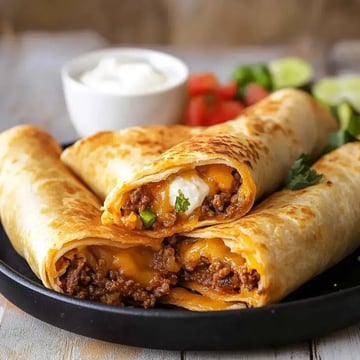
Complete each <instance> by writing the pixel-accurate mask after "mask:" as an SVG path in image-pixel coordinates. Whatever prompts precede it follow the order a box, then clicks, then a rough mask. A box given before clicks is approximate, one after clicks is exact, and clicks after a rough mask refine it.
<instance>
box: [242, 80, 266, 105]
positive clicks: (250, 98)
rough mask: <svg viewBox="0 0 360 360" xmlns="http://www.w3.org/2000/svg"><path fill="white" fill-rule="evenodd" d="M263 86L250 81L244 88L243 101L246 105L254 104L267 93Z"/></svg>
mask: <svg viewBox="0 0 360 360" xmlns="http://www.w3.org/2000/svg"><path fill="white" fill-rule="evenodd" d="M269 94H270V93H269V91H267V90H266V89H265V88H264V87H263V86H261V85H259V84H256V83H251V84H249V85H248V86H247V87H246V89H245V94H244V102H245V105H246V106H250V105H254V104H256V103H258V102H259V101H260V100H262V99H264V98H265V97H267V96H268V95H269Z"/></svg>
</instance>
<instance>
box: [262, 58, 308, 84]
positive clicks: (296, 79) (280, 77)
mask: <svg viewBox="0 0 360 360" xmlns="http://www.w3.org/2000/svg"><path fill="white" fill-rule="evenodd" d="M268 70H269V72H270V76H271V79H272V82H273V88H274V90H278V89H283V88H286V87H301V86H304V85H306V84H308V83H309V82H310V81H311V79H312V76H313V69H312V67H311V65H310V64H309V63H308V62H307V61H305V60H304V59H301V58H297V57H287V58H283V59H277V60H272V61H270V62H269V63H268Z"/></svg>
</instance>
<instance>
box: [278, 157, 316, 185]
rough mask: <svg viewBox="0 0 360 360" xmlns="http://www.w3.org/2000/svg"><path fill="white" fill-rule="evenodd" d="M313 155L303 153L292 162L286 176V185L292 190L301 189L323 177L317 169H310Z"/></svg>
mask: <svg viewBox="0 0 360 360" xmlns="http://www.w3.org/2000/svg"><path fill="white" fill-rule="evenodd" d="M310 163H311V156H310V155H307V154H302V155H301V156H300V157H299V158H298V159H297V160H295V161H294V163H293V164H292V166H291V168H290V170H289V172H288V174H287V176H286V178H285V186H286V187H287V188H288V189H291V190H299V189H303V188H305V187H308V186H311V185H315V184H317V183H318V182H319V181H320V179H321V178H322V177H323V175H322V174H318V173H317V172H316V171H315V170H313V169H310Z"/></svg>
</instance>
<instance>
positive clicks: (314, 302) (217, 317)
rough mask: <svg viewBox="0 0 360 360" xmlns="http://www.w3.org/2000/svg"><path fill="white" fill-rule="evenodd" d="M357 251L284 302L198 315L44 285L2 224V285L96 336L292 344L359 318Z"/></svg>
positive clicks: (224, 344)
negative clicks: (98, 299) (125, 304)
mask: <svg viewBox="0 0 360 360" xmlns="http://www.w3.org/2000/svg"><path fill="white" fill-rule="evenodd" d="M359 255H360V250H358V251H357V252H356V253H355V254H353V255H351V256H350V257H348V258H347V259H345V260H344V261H342V262H341V263H340V264H338V265H337V266H335V267H334V268H332V269H330V270H329V271H327V272H326V273H324V274H322V275H320V276H318V277H317V278H315V279H313V280H311V281H309V282H308V283H307V284H305V285H304V286H302V287H301V288H300V289H298V290H297V291H296V292H294V293H293V294H291V295H290V296H288V297H287V298H286V299H285V300H284V301H283V302H282V303H280V304H277V305H272V306H266V307H263V308H257V309H244V310H232V311H217V312H204V313H196V312H191V311H186V310H180V309H169V308H156V309H149V310H144V309H137V308H120V307H115V306H109V305H103V304H99V303H95V302H91V301H86V300H78V299H74V298H71V297H69V296H66V295H62V294H58V293H56V292H54V291H51V290H48V289H46V288H44V286H42V284H41V283H40V281H39V280H38V279H37V278H36V277H35V275H34V274H33V273H32V271H31V270H30V268H29V266H28V265H27V263H26V262H25V261H24V260H23V259H22V258H21V257H20V256H19V255H17V254H16V252H15V251H14V249H13V247H12V246H11V244H10V242H9V240H8V237H7V236H6V234H5V232H4V230H3V228H2V227H1V228H0V291H1V292H2V294H3V295H4V296H6V297H7V298H8V299H9V300H10V301H11V302H12V303H14V304H15V305H17V306H18V307H19V308H21V309H23V310H24V311H25V312H27V313H29V314H31V315H33V316H35V317H37V318H38V319H41V320H43V321H45V322H47V323H50V324H52V325H55V326H57V327H60V328H63V329H66V330H69V331H72V332H74V333H78V334H81V335H85V336H89V337H92V338H96V339H101V340H106V341H111V342H116V343H121V344H126V345H134V346H141V347H148V348H157V349H168V350H230V349H250V348H260V347H269V346H276V345H285V344H292V343H295V342H300V341H303V340H307V339H310V338H313V337H317V336H321V335H324V334H326V333H329V332H331V331H334V330H337V329H340V328H343V327H346V326H349V325H352V324H355V323H358V322H359V321H360V306H359V304H360V285H359V284H360V279H359V274H360V271H359V270H360V262H359V261H358V256H359Z"/></svg>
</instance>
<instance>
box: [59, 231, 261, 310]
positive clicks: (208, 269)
mask: <svg viewBox="0 0 360 360" xmlns="http://www.w3.org/2000/svg"><path fill="white" fill-rule="evenodd" d="M177 241H178V242H177ZM179 241H182V238H181V237H178V238H176V237H175V236H172V237H169V238H167V239H166V240H164V246H163V247H162V248H161V249H160V250H159V251H157V252H155V253H154V255H153V261H152V268H153V270H155V275H154V277H153V279H152V280H151V282H150V284H149V285H148V286H147V287H144V286H142V285H141V284H139V283H137V282H136V281H134V280H132V279H128V278H126V276H124V274H123V271H122V270H121V269H117V270H110V271H106V270H105V263H104V260H102V259H98V260H97V264H96V267H95V269H93V268H91V267H90V266H89V265H88V264H87V263H86V260H85V258H83V257H76V256H75V257H73V258H72V259H69V260H68V262H69V263H68V267H67V270H66V273H65V274H64V275H63V276H61V278H60V281H61V288H62V290H63V291H64V293H66V294H68V295H71V296H75V297H77V298H81V299H89V300H95V301H99V302H102V303H105V304H112V305H118V306H126V305H134V306H142V307H144V308H151V307H154V306H155V304H156V301H157V299H158V298H160V297H161V296H164V295H167V294H169V292H170V290H171V288H172V287H174V286H177V285H178V284H181V282H184V281H194V282H197V283H200V284H202V285H204V286H206V287H209V288H211V289H213V290H215V291H218V292H221V293H223V294H236V293H241V291H242V289H247V290H248V291H251V290H254V289H255V290H257V291H258V292H260V291H261V286H260V285H259V281H260V276H259V274H258V273H257V271H256V270H250V271H249V270H248V269H247V267H246V266H245V265H244V266H243V267H242V268H241V269H240V271H234V269H233V268H232V267H231V265H229V264H226V263H224V262H222V261H213V262H211V263H210V262H209V260H208V259H207V258H205V257H201V259H200V261H199V262H197V263H196V264H190V263H188V264H182V265H180V261H179V260H180V255H179V253H178V252H177V249H178V244H179ZM169 269H170V270H171V271H170V270H169Z"/></svg>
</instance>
